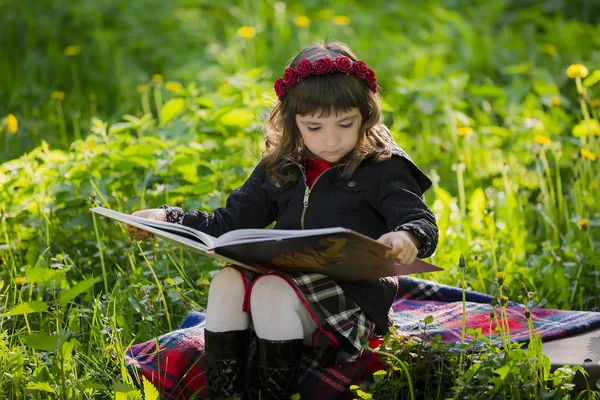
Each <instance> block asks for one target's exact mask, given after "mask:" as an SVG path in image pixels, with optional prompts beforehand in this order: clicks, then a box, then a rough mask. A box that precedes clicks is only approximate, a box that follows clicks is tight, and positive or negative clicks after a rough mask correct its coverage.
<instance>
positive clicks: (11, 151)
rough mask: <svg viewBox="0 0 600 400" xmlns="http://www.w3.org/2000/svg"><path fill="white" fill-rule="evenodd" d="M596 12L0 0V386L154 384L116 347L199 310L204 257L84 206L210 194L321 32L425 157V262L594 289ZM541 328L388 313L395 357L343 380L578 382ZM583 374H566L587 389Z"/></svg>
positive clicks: (501, 392)
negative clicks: (496, 328) (428, 232)
mask: <svg viewBox="0 0 600 400" xmlns="http://www.w3.org/2000/svg"><path fill="white" fill-rule="evenodd" d="M11 3H14V2H11ZM599 14H600V8H599V7H598V6H597V5H596V4H595V2H593V1H579V2H568V1H558V0H555V1H547V2H540V4H537V3H534V2H524V1H508V0H491V1H487V2H483V1H474V2H470V3H469V4H468V5H467V3H464V2H452V1H433V0H432V1H423V2H384V1H380V0H375V1H371V2H369V3H368V4H367V3H366V2H361V1H353V2H342V1H333V2H329V4H328V5H327V6H326V7H324V6H323V5H322V4H321V3H319V2H316V1H305V2H304V3H284V2H274V1H269V0H263V1H257V2H250V1H241V2H234V1H230V0H226V1H222V2H218V4H213V2H209V1H205V0H185V1H184V0H174V1H172V2H162V1H158V0H147V1H144V2H141V1H132V2H129V3H126V4H125V3H122V2H118V1H115V0H104V1H102V2H84V1H72V2H64V4H63V2H59V3H57V2H51V1H48V0H38V1H32V0H23V1H21V2H19V3H18V4H17V3H15V4H9V3H7V2H4V3H2V2H0V46H1V49H2V55H3V56H2V57H0V99H2V101H0V143H1V145H0V148H1V150H0V161H1V162H2V163H1V164H0V398H6V399H25V398H27V399H29V398H31V399H45V398H58V399H89V398H107V399H108V398H117V399H127V398H131V399H141V398H142V395H143V394H145V396H146V397H145V398H147V399H151V398H157V397H155V395H156V394H155V393H154V391H153V390H154V389H153V388H152V387H151V385H150V384H148V383H146V385H144V386H143V387H142V389H138V388H137V387H136V386H135V385H134V382H133V380H132V379H131V377H129V375H128V373H127V371H126V369H125V366H124V365H123V354H124V349H125V348H126V347H127V346H129V345H131V344H132V343H139V342H142V341H145V340H148V339H150V338H153V337H156V336H159V335H160V334H162V333H165V332H167V331H169V330H171V329H173V328H175V327H176V326H177V325H178V324H179V322H180V321H181V320H182V318H183V317H184V316H185V315H186V314H187V312H189V311H190V310H203V307H204V306H205V304H206V294H207V290H208V284H209V281H210V276H211V274H213V273H214V272H215V271H216V269H217V268H218V266H217V265H216V264H214V263H213V262H212V261H210V260H209V259H206V258H199V257H198V256H196V255H192V254H191V253H189V252H187V251H183V250H181V249H178V248H173V247H170V246H169V245H167V244H166V243H165V242H162V241H158V240H154V241H150V242H143V243H138V242H132V241H131V240H130V239H129V238H128V237H127V235H126V233H125V231H124V230H123V229H122V228H121V227H120V226H118V225H117V224H115V223H114V222H112V221H109V220H105V219H101V218H95V217H94V216H93V215H92V214H91V213H90V212H89V211H88V209H89V208H90V206H92V205H102V206H106V207H110V208H113V209H117V210H119V211H124V212H131V211H134V210H136V209H140V208H145V207H154V206H158V205H160V204H165V203H167V204H176V205H181V206H182V207H184V208H185V209H189V210H192V209H205V210H212V209H214V208H216V207H219V206H221V205H223V204H224V202H225V200H226V198H227V195H228V194H229V193H230V192H231V191H232V190H233V189H235V188H236V187H238V186H239V185H240V184H241V183H242V182H243V181H244V180H245V178H246V177H247V175H248V174H249V172H250V171H251V169H252V167H253V166H254V165H255V164H256V162H257V161H258V160H259V159H260V156H261V151H262V149H263V146H264V139H263V132H262V122H263V120H264V118H265V116H266V115H267V114H268V111H269V107H271V106H272V104H273V101H274V97H275V96H274V93H273V91H272V82H273V80H274V79H276V78H277V77H279V76H280V75H281V74H282V73H283V69H284V68H285V65H286V63H287V62H289V60H290V58H291V57H292V56H293V55H294V54H295V53H296V52H297V51H299V50H300V49H301V48H302V47H303V46H304V45H307V44H310V43H311V42H313V41H316V40H330V39H336V40H341V41H344V42H346V43H347V44H349V45H350V46H351V47H352V48H353V50H355V52H356V53H357V54H358V55H359V57H360V58H361V59H363V60H365V61H366V62H367V64H368V65H369V66H371V67H372V68H373V69H374V70H375V72H376V73H377V77H378V83H379V85H380V86H381V87H382V91H383V101H382V104H383V107H384V122H385V123H386V124H387V125H388V126H389V127H390V128H391V130H392V131H393V132H394V135H395V138H396V140H397V142H398V143H399V144H400V145H401V146H402V147H403V148H404V149H405V150H407V152H408V153H409V154H410V155H411V156H412V157H413V159H414V160H415V161H416V162H417V164H418V165H419V166H420V167H421V168H422V169H423V170H424V171H425V172H426V173H427V174H428V175H429V176H430V177H431V178H432V179H433V181H434V188H433V190H430V191H428V193H426V200H427V202H428V204H429V205H430V206H431V207H432V209H433V210H434V212H435V213H436V216H437V218H438V225H439V227H440V234H441V236H440V241H439V245H438V250H437V252H436V253H435V254H434V256H433V257H432V258H431V259H430V261H431V262H433V263H435V264H437V265H440V266H442V267H444V272H442V273H439V274H435V275H429V276H423V277H424V278H427V279H432V280H436V281H439V282H442V283H446V284H450V285H454V286H461V285H463V283H464V287H466V288H468V289H472V290H477V291H482V292H485V293H490V294H494V295H498V296H499V297H501V296H502V295H505V296H507V297H508V299H510V300H514V301H522V302H526V303H527V304H528V305H529V306H530V307H534V306H536V307H546V308H557V309H574V310H586V311H600V300H599V298H598V287H600V261H599V259H600V255H599V250H598V249H599V245H600V234H599V226H600V205H599V204H600V203H599V202H598V191H599V188H600V174H599V172H600V167H599V162H600V161H598V160H597V157H598V155H599V154H600V124H599V114H600V83H598V81H600V51H599V49H600V23H598V21H595V20H594V15H596V16H597V15H599ZM461 255H464V256H465V260H466V263H467V268H459V259H460V256H461ZM499 273H500V275H498V274H499ZM503 273H505V274H506V278H505V279H502V283H503V284H505V285H506V288H505V289H499V282H498V277H504V274H503ZM522 284H524V285H525V286H526V288H527V290H526V292H532V293H533V294H532V295H530V294H529V293H526V296H525V297H523V296H522V290H521V287H522V286H521V285H522ZM499 312H500V308H499ZM500 317H501V314H500ZM471 334H472V335H476V333H475V332H471ZM480 339H481V341H485V338H480ZM540 347H541V346H540V345H539V343H536V344H535V345H532V346H531V348H532V350H531V352H530V353H527V354H526V355H524V354H525V353H523V352H522V351H521V350H519V349H518V347H511V346H508V347H507V349H506V352H505V353H501V352H499V351H498V349H494V348H491V347H490V348H489V349H488V353H486V354H487V357H485V361H482V362H480V363H479V364H477V363H473V364H470V365H471V366H470V367H469V368H466V369H463V368H460V367H459V366H461V365H464V364H463V363H464V362H465V358H468V357H472V356H471V355H468V354H467V353H465V351H463V352H461V353H460V354H459V353H457V356H456V357H453V356H448V355H447V354H448V352H447V350H448V349H447V348H445V347H444V345H442V344H441V343H439V342H437V343H436V342H435V341H433V342H432V343H430V344H428V347H427V352H426V353H425V352H424V350H423V349H424V347H423V346H422V345H421V344H416V343H412V344H410V343H409V344H404V345H401V344H399V343H397V339H395V338H394V336H393V335H390V337H389V338H388V348H389V349H391V350H390V354H389V355H388V356H387V357H388V358H389V360H390V363H392V364H393V365H394V366H395V367H396V368H397V369H398V370H401V371H403V372H402V373H400V374H397V375H383V376H379V377H378V378H377V379H378V380H379V381H380V382H379V383H378V384H377V385H376V386H374V387H372V388H360V389H355V394H356V397H357V398H369V396H372V398H382V397H383V398H385V396H387V394H389V393H392V392H394V393H396V392H398V393H399V394H398V397H397V398H399V399H400V398H401V399H404V398H406V399H409V398H413V397H411V393H412V392H411V390H410V388H411V387H413V384H416V383H417V381H418V379H419V377H422V376H425V375H427V374H433V375H435V376H444V377H446V378H444V379H441V378H440V380H439V381H436V382H429V383H428V386H427V387H428V388H429V390H430V391H429V392H427V393H426V394H423V393H421V394H422V395H423V397H422V398H431V399H436V398H451V397H453V398H481V399H483V398H485V399H488V398H489V399H495V398H522V399H526V398H527V399H529V398H532V399H533V398H552V399H559V398H560V399H563V398H577V395H576V394H574V393H573V392H572V391H571V390H570V388H571V387H570V381H571V379H572V375H573V372H574V370H573V369H569V368H565V369H564V370H562V371H559V372H558V373H551V372H549V370H548V368H547V365H545V361H544V359H543V357H542V356H541V353H540ZM410 350H414V351H413V353H412V354H413V355H414V354H415V353H416V354H418V355H419V357H417V359H416V360H417V361H416V362H413V363H406V359H407V357H409V353H410ZM432 354H440V355H441V354H446V360H447V362H446V363H442V364H439V365H437V366H431V365H429V364H427V363H426V362H425V361H423V360H425V359H427V358H428V357H432V356H431V355H432ZM505 354H508V357H506V356H505ZM394 357H395V358H394ZM524 364H525V365H528V367H527V368H521V366H522V365H524ZM477 365H479V366H477ZM435 368H438V369H435ZM434 369H435V370H434ZM494 371H496V372H494ZM497 371H501V372H502V373H501V374H500V376H501V377H502V379H499V378H498V373H497ZM436 374H437V375H436ZM433 375H432V376H433ZM410 377H412V378H410ZM514 382H524V383H527V384H525V385H523V386H522V387H521V388H520V389H518V390H517V391H516V392H515V389H514V387H513V386H511V384H512V383H514ZM590 388H591V389H592V390H593V389H595V390H596V392H595V393H594V392H593V391H590V392H586V393H582V394H580V395H579V398H600V392H599V391H600V383H597V382H590ZM153 393H154V394H153ZM153 396H154V397H153ZM477 396H479V397H477ZM594 396H595V397H594ZM416 398H421V397H418V396H417V397H416Z"/></svg>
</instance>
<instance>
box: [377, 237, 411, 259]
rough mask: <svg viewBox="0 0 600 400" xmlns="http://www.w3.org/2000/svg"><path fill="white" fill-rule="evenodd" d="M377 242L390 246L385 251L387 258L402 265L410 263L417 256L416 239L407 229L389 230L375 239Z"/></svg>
mask: <svg viewBox="0 0 600 400" xmlns="http://www.w3.org/2000/svg"><path fill="white" fill-rule="evenodd" d="M377 241H378V242H381V243H383V244H387V245H388V246H390V247H392V249H391V250H388V251H387V252H386V253H385V256H386V257H387V258H391V259H394V260H397V261H398V262H400V263H402V264H404V265H410V264H412V263H413V261H415V259H416V258H417V253H418V252H419V250H418V249H417V244H418V243H419V241H418V239H417V238H416V237H415V235H414V234H412V233H411V232H409V231H398V232H390V233H386V234H385V235H383V236H381V237H380V238H379V239H377Z"/></svg>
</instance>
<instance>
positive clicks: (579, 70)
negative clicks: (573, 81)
mask: <svg viewBox="0 0 600 400" xmlns="http://www.w3.org/2000/svg"><path fill="white" fill-rule="evenodd" d="M567 75H569V78H585V77H586V76H588V69H587V68H586V67H585V66H584V65H582V64H571V65H569V68H567Z"/></svg>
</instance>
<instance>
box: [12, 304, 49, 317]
mask: <svg viewBox="0 0 600 400" xmlns="http://www.w3.org/2000/svg"><path fill="white" fill-rule="evenodd" d="M44 311H48V305H47V304H46V303H44V302H43V301H30V302H27V303H23V304H19V305H18V306H16V307H14V308H13V309H12V310H10V311H8V312H6V313H4V314H2V316H3V317H7V316H13V315H23V314H31V313H34V312H44Z"/></svg>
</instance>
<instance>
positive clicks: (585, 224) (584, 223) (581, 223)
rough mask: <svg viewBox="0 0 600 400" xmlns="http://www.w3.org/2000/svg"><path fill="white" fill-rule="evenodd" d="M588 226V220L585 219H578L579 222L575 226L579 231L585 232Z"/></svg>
mask: <svg viewBox="0 0 600 400" xmlns="http://www.w3.org/2000/svg"><path fill="white" fill-rule="evenodd" d="M589 224H590V220H589V219H587V218H584V219H580V220H579V221H577V226H578V227H579V229H581V230H582V231H585V230H586V229H587V228H588V225H589Z"/></svg>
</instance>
